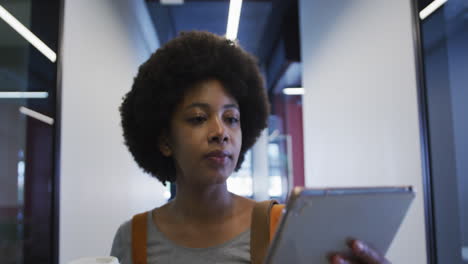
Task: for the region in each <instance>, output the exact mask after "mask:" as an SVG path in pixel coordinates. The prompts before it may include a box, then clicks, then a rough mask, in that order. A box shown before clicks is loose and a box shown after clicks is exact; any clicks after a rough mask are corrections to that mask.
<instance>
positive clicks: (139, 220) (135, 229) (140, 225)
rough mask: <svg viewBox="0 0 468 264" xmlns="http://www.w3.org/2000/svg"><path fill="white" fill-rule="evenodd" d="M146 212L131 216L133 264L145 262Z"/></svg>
mask: <svg viewBox="0 0 468 264" xmlns="http://www.w3.org/2000/svg"><path fill="white" fill-rule="evenodd" d="M147 222H148V212H144V213H141V214H137V215H135V216H133V218H132V260H133V264H146V241H147V230H146V229H147Z"/></svg>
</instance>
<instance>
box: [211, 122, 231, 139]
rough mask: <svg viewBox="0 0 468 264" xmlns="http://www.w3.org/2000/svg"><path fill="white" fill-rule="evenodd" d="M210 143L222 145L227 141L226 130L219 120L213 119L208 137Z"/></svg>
mask: <svg viewBox="0 0 468 264" xmlns="http://www.w3.org/2000/svg"><path fill="white" fill-rule="evenodd" d="M208 141H209V142H210V143H218V144H223V143H226V142H228V141H229V136H228V133H227V129H226V127H225V125H224V123H223V122H222V120H221V119H220V118H214V120H213V124H212V125H211V127H210V133H209V135H208Z"/></svg>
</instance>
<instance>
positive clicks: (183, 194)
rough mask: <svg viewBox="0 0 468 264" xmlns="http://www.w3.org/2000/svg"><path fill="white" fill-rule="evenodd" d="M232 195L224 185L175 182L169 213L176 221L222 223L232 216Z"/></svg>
mask: <svg viewBox="0 0 468 264" xmlns="http://www.w3.org/2000/svg"><path fill="white" fill-rule="evenodd" d="M233 209H234V195H233V194H231V193H230V192H229V191H228V190H227V186H226V183H221V184H213V185H204V186H193V185H191V184H186V183H184V182H182V181H177V195H176V197H175V199H174V201H173V202H172V203H171V211H172V212H173V213H174V214H175V216H176V218H177V219H180V220H182V221H190V222H191V223H203V224H207V223H213V222H220V221H223V219H225V218H226V217H230V216H231V215H232V214H233Z"/></svg>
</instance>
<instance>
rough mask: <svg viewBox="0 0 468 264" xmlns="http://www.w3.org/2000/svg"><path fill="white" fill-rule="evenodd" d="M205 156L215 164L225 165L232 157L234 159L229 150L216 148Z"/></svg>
mask: <svg viewBox="0 0 468 264" xmlns="http://www.w3.org/2000/svg"><path fill="white" fill-rule="evenodd" d="M205 158H206V159H207V160H208V161H210V162H211V163H213V164H214V165H224V164H225V163H227V162H228V161H229V160H230V159H232V155H231V153H230V152H228V151H222V150H214V151H211V152H209V153H207V154H206V155H205Z"/></svg>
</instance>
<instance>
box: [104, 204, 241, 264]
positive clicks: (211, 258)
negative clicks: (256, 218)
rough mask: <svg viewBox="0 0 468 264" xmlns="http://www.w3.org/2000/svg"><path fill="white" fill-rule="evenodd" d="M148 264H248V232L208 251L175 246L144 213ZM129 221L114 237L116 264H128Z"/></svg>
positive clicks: (130, 230)
mask: <svg viewBox="0 0 468 264" xmlns="http://www.w3.org/2000/svg"><path fill="white" fill-rule="evenodd" d="M147 224H148V228H147V232H148V240H147V263H148V264H182V263H183V264H186V263H191V264H199V263H200V264H202V263H203V264H207V263H213V264H214V263H223V264H241V263H242V264H243V263H250V229H249V230H248V231H245V232H243V233H242V234H240V235H238V236H237V237H235V238H234V239H232V240H230V241H227V242H225V243H223V244H221V245H218V246H214V247H209V248H187V247H183V246H180V245H177V244H175V243H174V242H172V241H171V240H169V239H168V238H166V237H165V236H164V234H163V233H162V232H161V231H160V230H159V229H158V228H157V226H156V225H155V224H154V223H153V216H152V214H151V213H149V214H148V221H147ZM131 234H132V222H131V221H127V222H125V223H123V224H122V225H121V226H120V227H119V229H118V230H117V233H116V234H115V237H114V242H113V243H112V249H111V256H114V257H117V258H118V259H119V261H120V264H132V246H131V245H132V240H131V236H132V235H131Z"/></svg>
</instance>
